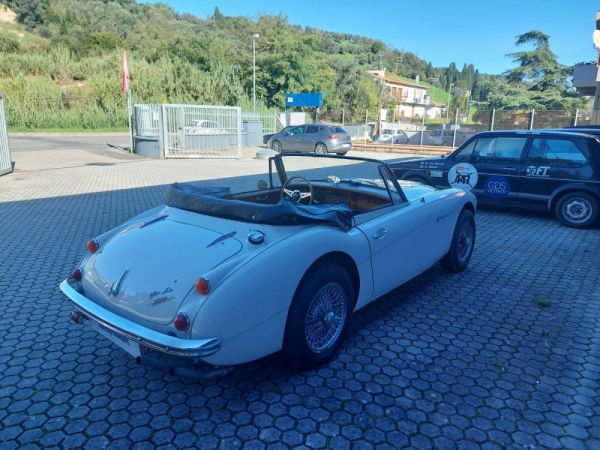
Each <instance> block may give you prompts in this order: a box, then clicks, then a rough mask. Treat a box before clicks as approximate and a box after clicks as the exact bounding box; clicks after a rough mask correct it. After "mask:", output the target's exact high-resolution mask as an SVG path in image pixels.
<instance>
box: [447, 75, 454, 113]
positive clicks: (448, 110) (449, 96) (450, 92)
mask: <svg viewBox="0 0 600 450" xmlns="http://www.w3.org/2000/svg"><path fill="white" fill-rule="evenodd" d="M453 86H454V83H450V88H449V89H448V106H447V108H446V122H448V120H449V118H450V98H451V97H452V87H453Z"/></svg>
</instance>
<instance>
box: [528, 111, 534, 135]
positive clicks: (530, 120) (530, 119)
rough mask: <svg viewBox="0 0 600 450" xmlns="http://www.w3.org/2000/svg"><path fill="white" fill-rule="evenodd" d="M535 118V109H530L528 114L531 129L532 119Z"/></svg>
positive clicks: (531, 128)
mask: <svg viewBox="0 0 600 450" xmlns="http://www.w3.org/2000/svg"><path fill="white" fill-rule="evenodd" d="M534 120H535V109H532V110H531V114H530V115H529V129H530V130H533V121H534Z"/></svg>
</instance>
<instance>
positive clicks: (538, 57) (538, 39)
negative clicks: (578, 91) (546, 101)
mask: <svg viewBox="0 0 600 450" xmlns="http://www.w3.org/2000/svg"><path fill="white" fill-rule="evenodd" d="M527 44H532V45H533V50H529V51H521V52H514V53H509V54H508V55H507V56H509V57H510V58H512V59H513V62H516V63H517V64H518V66H517V67H515V68H514V69H510V70H508V71H507V72H506V79H507V80H508V82H509V83H513V84H516V83H521V82H525V83H527V84H528V86H529V89H528V90H530V91H547V90H559V91H564V89H565V86H566V81H567V77H568V76H569V74H570V68H569V67H566V66H563V65H562V64H560V63H559V62H558V61H557V59H556V55H555V54H554V53H553V52H552V50H551V49H550V36H548V35H547V34H545V33H542V32H541V31H539V30H532V31H528V32H527V33H523V34H520V35H518V36H517V41H516V42H515V45H516V46H517V47H520V46H522V45H527Z"/></svg>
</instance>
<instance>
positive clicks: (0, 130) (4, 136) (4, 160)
mask: <svg viewBox="0 0 600 450" xmlns="http://www.w3.org/2000/svg"><path fill="white" fill-rule="evenodd" d="M6 122H7V120H6V115H5V113H4V97H3V96H2V94H1V93H0V175H4V174H6V173H11V172H12V170H13V165H12V160H11V158H10V148H9V147H8V131H7V129H6Z"/></svg>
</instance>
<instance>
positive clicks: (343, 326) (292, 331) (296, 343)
mask: <svg viewBox="0 0 600 450" xmlns="http://www.w3.org/2000/svg"><path fill="white" fill-rule="evenodd" d="M328 289H331V290H333V292H334V294H335V295H340V296H341V297H342V299H341V300H338V301H337V304H338V308H336V310H335V312H333V311H323V309H319V308H318V307H317V306H318V304H319V295H321V293H323V292H325V293H326V294H329V295H331V294H330V291H328ZM315 302H317V303H316V304H315ZM329 303H330V304H336V301H330V302H329ZM353 304H354V289H353V287H352V280H351V279H350V275H349V274H348V272H347V271H346V270H344V269H343V268H342V267H340V266H338V265H336V264H331V263H324V264H320V265H318V266H316V267H314V268H313V269H312V270H311V271H310V273H309V274H307V275H306V276H305V277H304V278H303V280H302V282H301V284H300V286H299V287H298V290H297V291H296V295H295V296H294V299H293V301H292V305H291V306H290V310H289V312H288V317H287V322H286V327H285V335H284V339H283V349H282V351H281V356H282V357H283V360H284V361H285V363H286V364H287V365H290V366H293V367H299V368H308V367H314V366H318V365H321V364H323V363H325V362H327V361H328V360H329V359H331V358H332V357H333V356H334V355H335V354H336V352H337V351H338V349H339V347H340V345H341V344H342V342H343V340H344V336H345V334H346V330H347V328H348V322H349V318H350V314H351V313H352V305H353ZM321 312H322V313H323V314H322V316H323V317H321V319H315V315H316V316H319V314H320V313H321ZM309 313H310V316H311V317H309ZM330 313H332V314H333V318H332V316H331V315H330ZM336 316H337V319H338V320H337V321H336ZM319 317H320V316H319ZM311 321H312V322H313V323H314V324H315V326H313V327H312V329H313V330H314V332H313V335H314V333H316V332H317V331H322V330H323V329H324V327H326V328H327V331H326V333H329V332H330V330H329V328H331V327H335V329H333V328H331V336H330V339H329V340H328V341H327V342H326V343H324V344H327V345H324V347H323V348H322V349H320V350H319V349H317V348H316V343H315V342H314V339H313V340H312V341H311V342H312V344H309V340H310V338H309V336H308V334H307V333H308V331H307V327H308V329H310V328H311V327H310V326H309V325H307V323H308V322H311ZM319 327H321V328H319ZM327 336H328V334H325V338H326V337H327ZM325 338H323V339H325Z"/></svg>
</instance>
